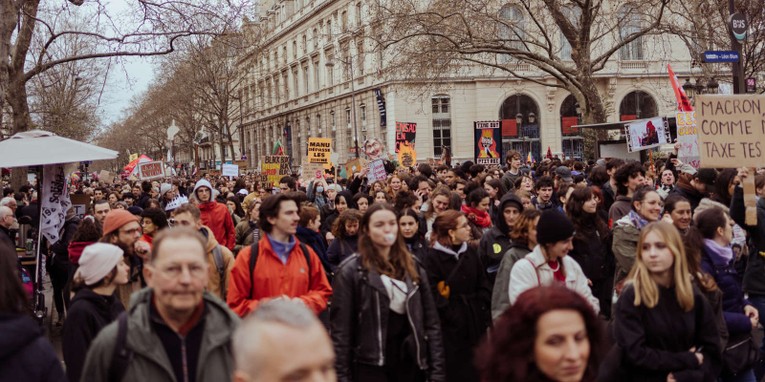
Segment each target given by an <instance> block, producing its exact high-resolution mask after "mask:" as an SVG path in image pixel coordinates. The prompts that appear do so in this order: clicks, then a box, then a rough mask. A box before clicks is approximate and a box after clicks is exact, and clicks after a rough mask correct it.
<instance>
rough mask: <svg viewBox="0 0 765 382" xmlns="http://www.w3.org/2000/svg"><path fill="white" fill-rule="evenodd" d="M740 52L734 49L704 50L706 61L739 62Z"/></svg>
mask: <svg viewBox="0 0 765 382" xmlns="http://www.w3.org/2000/svg"><path fill="white" fill-rule="evenodd" d="M738 61H739V54H738V52H736V51H732V50H708V51H706V52H704V62H706V63H717V62H738Z"/></svg>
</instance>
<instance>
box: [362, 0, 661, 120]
mask: <svg viewBox="0 0 765 382" xmlns="http://www.w3.org/2000/svg"><path fill="white" fill-rule="evenodd" d="M668 3H669V0H648V1H641V2H626V3H620V2H611V1H603V0H517V1H512V2H508V3H503V2H497V1H490V0H434V1H430V2H423V1H419V0H378V2H377V3H376V10H375V16H374V18H375V21H374V22H373V23H372V26H371V36H370V38H372V39H375V40H376V41H377V42H378V43H379V46H380V48H381V49H384V50H385V53H386V56H387V57H389V58H388V60H389V62H387V63H386V65H385V66H386V67H388V68H395V69H391V70H392V73H390V74H392V75H394V76H402V75H403V76H404V77H406V78H411V79H416V80H425V81H440V80H442V79H445V78H448V77H449V76H454V75H458V76H459V75H467V74H469V73H480V74H484V75H493V76H498V75H499V74H498V73H503V74H504V75H507V76H509V77H510V78H517V79H523V80H526V81H531V82H534V83H537V84H541V85H544V86H551V87H558V88H563V89H566V90H568V91H569V92H571V94H573V95H574V97H575V98H576V100H577V102H578V103H579V105H581V107H582V110H583V113H584V115H583V116H584V120H585V121H587V122H605V121H606V116H607V107H606V102H605V100H604V99H605V97H604V94H601V92H602V91H603V90H602V88H603V87H602V86H600V87H599V86H598V85H599V81H600V79H599V78H598V72H600V71H602V70H603V69H604V68H605V67H606V64H607V63H608V62H609V60H611V58H613V57H614V56H615V55H616V54H617V53H619V52H620V51H624V50H629V49H632V48H634V45H631V44H632V43H633V42H636V41H637V42H639V39H641V38H642V37H643V36H646V35H650V34H653V33H656V31H657V30H658V26H659V25H660V24H661V22H662V17H663V16H664V14H665V11H666V8H667V5H668ZM526 66H530V67H532V68H534V69H535V70H533V71H532V72H529V71H527V70H525V67H526ZM551 80H552V81H551Z"/></svg>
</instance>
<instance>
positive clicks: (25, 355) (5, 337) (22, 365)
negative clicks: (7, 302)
mask: <svg viewBox="0 0 765 382" xmlns="http://www.w3.org/2000/svg"><path fill="white" fill-rule="evenodd" d="M0 333H2V335H0V382H19V381H23V382H38V381H50V382H59V381H64V382H65V381H66V376H65V375H64V370H63V369H62V368H61V362H59V360H58V358H57V357H56V352H55V350H53V346H52V345H51V344H50V341H48V339H47V338H45V335H44V333H43V330H42V328H40V325H38V324H37V323H36V322H34V321H33V320H32V319H31V318H29V317H27V316H26V315H22V314H9V313H0Z"/></svg>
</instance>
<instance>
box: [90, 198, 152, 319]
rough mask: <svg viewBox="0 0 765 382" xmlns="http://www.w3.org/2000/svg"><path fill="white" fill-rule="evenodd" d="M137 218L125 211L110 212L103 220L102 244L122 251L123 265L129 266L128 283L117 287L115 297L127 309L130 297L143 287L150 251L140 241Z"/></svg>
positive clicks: (139, 226) (146, 245)
mask: <svg viewBox="0 0 765 382" xmlns="http://www.w3.org/2000/svg"><path fill="white" fill-rule="evenodd" d="M142 232H143V231H142V229H141V225H140V223H139V221H138V217H137V216H135V215H133V214H131V213H130V212H127V211H125V210H112V211H109V213H108V214H106V218H105V219H104V229H103V236H102V237H101V240H99V241H100V242H102V243H108V244H114V245H116V246H118V247H120V249H122V251H123V253H124V257H125V263H127V264H128V265H129V266H130V278H129V282H128V283H127V284H125V285H119V286H118V287H117V297H118V299H119V300H120V301H121V302H122V305H123V306H124V307H125V308H127V307H128V304H129V303H130V296H131V294H132V293H133V292H137V291H138V290H140V289H141V288H142V287H143V284H144V279H143V264H144V262H145V261H146V260H147V256H148V254H149V252H150V250H151V248H150V247H149V244H147V243H145V242H143V241H140V240H138V239H140V238H141V235H142Z"/></svg>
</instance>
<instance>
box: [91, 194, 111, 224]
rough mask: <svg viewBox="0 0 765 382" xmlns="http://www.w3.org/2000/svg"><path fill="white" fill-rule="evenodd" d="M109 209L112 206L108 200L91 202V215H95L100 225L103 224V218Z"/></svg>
mask: <svg viewBox="0 0 765 382" xmlns="http://www.w3.org/2000/svg"><path fill="white" fill-rule="evenodd" d="M111 209H112V207H111V205H110V204H109V201H108V200H103V199H102V200H97V201H95V202H93V216H95V218H96V220H98V223H99V224H101V225H103V224H104V218H106V214H108V213H109V211H111Z"/></svg>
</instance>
